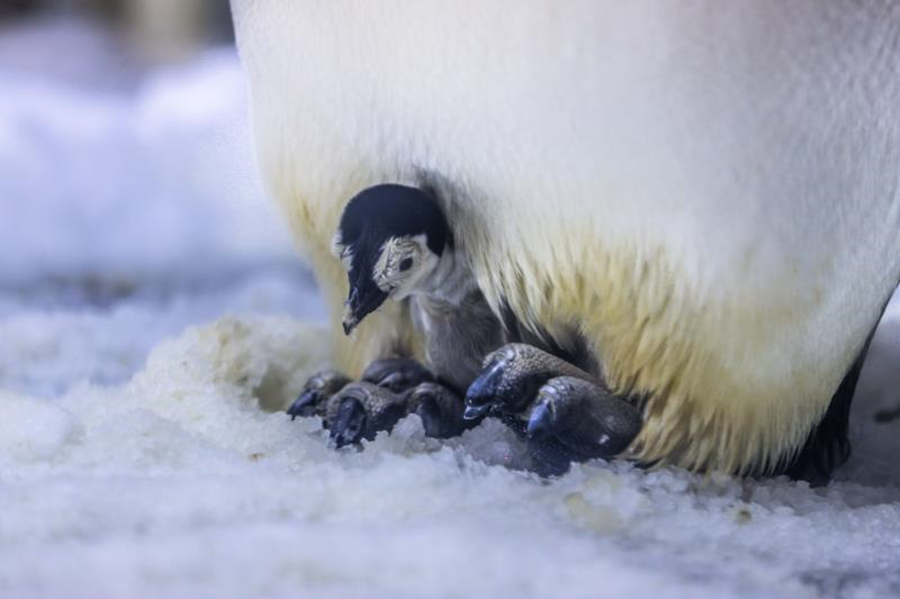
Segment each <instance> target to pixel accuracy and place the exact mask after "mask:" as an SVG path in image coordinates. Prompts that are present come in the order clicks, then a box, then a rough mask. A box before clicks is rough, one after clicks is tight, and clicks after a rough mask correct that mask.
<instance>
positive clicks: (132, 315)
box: [0, 25, 900, 598]
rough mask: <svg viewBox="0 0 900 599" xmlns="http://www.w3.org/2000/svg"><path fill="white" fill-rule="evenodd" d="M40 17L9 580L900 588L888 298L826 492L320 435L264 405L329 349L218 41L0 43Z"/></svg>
mask: <svg viewBox="0 0 900 599" xmlns="http://www.w3.org/2000/svg"><path fill="white" fill-rule="evenodd" d="M54 26H55V25H54ZM42 31H43V32H45V31H46V29H38V30H35V31H32V32H30V33H28V32H26V33H16V34H15V35H12V34H9V33H8V32H7V35H6V37H2V36H3V32H0V90H2V92H0V339H3V340H4V343H3V344H2V345H0V414H3V417H2V418H0V597H4V598H6V597H60V596H65V597H75V598H78V597H85V598H87V597H91V598H103V597H159V596H174V597H248V596H272V597H274V596H324V597H353V596H360V597H362V596H366V597H369V596H416V597H468V596H510V595H516V596H521V597H536V596H568V597H596V596H623V595H626V594H628V595H630V596H633V597H642V596H650V595H651V594H652V596H660V597H668V596H671V597H683V596H710V597H713V596H715V597H721V596H741V597H743V596H785V597H788V596H789V597H816V596H823V595H824V596H853V597H883V596H887V595H900V467H898V463H897V456H898V455H900V420H894V421H892V422H888V423H878V422H876V420H875V418H874V413H875V412H876V411H878V410H884V409H887V408H891V407H895V406H897V405H898V404H900V393H898V392H897V389H898V383H900V381H898V380H897V379H898V378H900V376H898V374H896V371H897V368H896V364H897V363H898V358H900V305H898V304H894V305H893V306H891V308H890V309H889V313H888V316H887V318H886V322H885V324H884V326H883V327H882V329H881V332H880V333H879V335H878V336H877V337H876V340H875V343H874V346H873V349H872V356H871V359H870V362H869V364H868V365H867V370H866V373H865V375H864V380H863V382H862V384H861V390H860V391H861V393H860V395H861V397H860V401H859V402H858V404H857V406H856V409H855V412H854V422H853V436H854V446H855V450H856V452H855V456H854V458H853V460H852V461H851V463H850V464H849V465H848V466H847V467H845V468H844V469H843V470H842V471H841V472H840V475H839V480H838V481H837V482H835V483H833V484H832V485H831V486H829V487H828V488H826V489H810V488H809V487H808V486H807V485H805V484H803V483H793V482H789V481H787V480H783V479H778V480H764V481H746V480H745V481H741V480H734V479H729V478H713V479H708V480H707V479H703V478H702V477H697V476H692V475H689V474H687V473H685V472H682V471H678V470H673V469H668V470H662V471H658V472H650V473H647V472H641V471H638V470H636V469H634V468H632V467H631V466H629V465H628V464H623V463H617V464H605V463H592V464H587V465H582V466H578V467H575V468H574V469H573V471H572V472H571V473H570V474H568V475H566V476H564V477H562V478H560V479H558V480H554V481H551V482H546V481H541V480H539V479H537V478H535V477H534V476H531V475H528V474H526V473H523V472H521V471H519V470H517V469H516V466H517V464H518V463H519V455H520V454H519V452H520V450H521V448H520V447H519V446H518V445H517V443H516V441H515V440H514V439H513V438H511V437H510V435H509V433H507V432H506V431H505V430H504V428H503V427H502V426H500V425H499V424H497V423H494V422H491V421H489V422H487V423H485V424H484V425H482V426H481V427H480V428H478V429H475V430H473V431H470V432H469V433H467V435H466V436H464V437H463V438H462V439H458V440H454V441H450V442H444V443H439V442H436V441H432V440H427V439H425V438H424V437H423V434H422V429H421V425H420V423H419V422H418V421H417V420H416V418H415V417H410V418H409V419H407V420H406V421H404V422H402V423H401V425H400V427H399V429H398V430H395V432H394V433H393V434H392V435H390V436H386V435H383V436H380V437H379V438H378V439H377V440H376V441H374V442H373V443H370V444H368V446H367V447H366V449H365V451H363V452H361V453H356V452H352V451H348V452H335V451H333V450H331V449H329V448H328V446H327V443H326V436H325V435H324V434H323V432H322V430H321V426H320V423H319V422H318V421H316V420H312V419H310V420H305V421H295V422H291V421H290V420H289V418H288V417H287V416H286V415H284V414H283V413H279V412H277V411H273V409H274V408H275V407H277V406H279V405H281V404H283V402H285V401H287V400H288V399H290V398H292V397H293V396H294V395H295V394H296V392H297V390H298V389H299V386H300V385H301V384H302V381H303V379H304V377H305V376H306V375H307V374H308V373H309V372H310V371H311V370H312V369H315V368H317V367H319V366H321V365H322V364H324V363H325V360H326V359H327V353H328V348H327V346H325V345H324V344H323V341H322V335H321V331H320V327H321V324H319V323H321V321H322V316H323V308H322V306H321V305H320V304H319V302H318V300H317V298H316V296H315V291H314V289H313V285H312V282H311V279H310V278H309V275H308V273H307V272H306V271H305V270H304V269H303V267H302V266H301V265H299V264H298V263H297V262H296V260H295V259H294V258H293V254H292V251H291V248H290V243H289V241H288V238H287V235H286V233H285V232H284V231H283V230H282V229H281V228H280V227H281V225H280V224H279V221H278V220H277V218H276V217H275V216H274V215H273V214H272V213H271V209H270V208H269V205H268V204H267V202H266V201H265V200H264V198H263V193H262V191H261V189H260V184H259V182H258V181H257V179H256V175H255V173H254V170H253V165H252V159H251V158H250V153H249V132H248V129H247V122H246V118H245V111H246V105H245V102H246V99H245V96H244V90H243V87H242V82H241V74H240V71H239V66H238V64H237V62H236V59H235V58H234V56H233V55H232V54H231V53H230V52H228V51H222V52H216V53H211V54H209V55H207V56H204V57H201V58H199V59H198V60H197V61H196V62H195V63H194V64H192V65H189V66H187V67H181V68H177V69H169V70H165V71H157V72H152V73H148V74H145V75H142V76H140V77H136V76H134V75H133V71H132V70H130V69H127V68H125V67H122V68H123V73H125V74H123V75H122V76H120V77H114V78H112V79H111V80H110V81H107V80H103V81H98V80H96V79H95V78H93V77H95V76H96V73H97V69H96V64H98V63H100V64H111V63H110V56H112V55H115V52H113V51H110V50H109V49H108V48H107V47H106V45H105V43H102V42H101V41H98V40H102V39H103V38H101V37H98V36H97V35H96V34H94V33H92V32H91V31H89V30H86V29H84V28H83V27H74V28H73V27H71V26H66V27H64V28H62V29H61V30H60V31H61V32H62V33H64V34H65V35H66V36H68V37H66V38H65V39H66V40H67V42H66V43H67V47H73V46H74V47H76V48H79V49H80V51H79V52H78V53H77V54H78V56H79V57H80V58H73V57H72V56H71V55H68V56H67V57H66V61H67V62H66V61H64V62H66V64H64V65H63V66H60V65H59V64H58V62H59V61H56V60H52V61H49V62H48V61H45V62H44V63H41V62H40V61H39V60H37V59H36V58H34V56H33V55H29V56H30V60H31V63H29V64H25V65H23V64H21V63H17V62H16V61H15V60H12V59H9V57H10V56H12V55H13V54H11V53H10V52H8V50H9V49H10V48H13V49H15V48H33V47H35V46H36V45H37V46H41V47H43V46H42V43H38V44H36V43H35V41H34V40H35V39H38V40H41V39H44V38H42V37H41V36H42V33H41V32H42ZM4 50H5V51H4ZM34 61H37V62H38V63H39V64H40V65H42V66H41V68H35V65H34V64H33V62H34ZM104 61H105V62H104ZM46 64H52V65H53V66H54V69H55V70H60V69H61V71H62V74H64V75H65V77H63V76H61V75H60V72H56V71H55V70H54V69H48V68H46ZM92 64H93V65H95V67H94V68H90V66H89V65H92ZM80 69H82V70H83V71H84V72H83V73H82V70H80ZM85 73H87V75H90V77H88V76H87V75H85ZM88 80H89V83H90V85H89V86H88V85H86V84H85V82H86V81H88Z"/></svg>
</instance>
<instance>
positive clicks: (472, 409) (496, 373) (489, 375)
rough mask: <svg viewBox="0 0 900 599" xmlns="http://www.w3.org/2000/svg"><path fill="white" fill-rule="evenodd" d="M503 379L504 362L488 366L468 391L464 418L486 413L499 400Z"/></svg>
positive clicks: (476, 416) (467, 418) (470, 418)
mask: <svg viewBox="0 0 900 599" xmlns="http://www.w3.org/2000/svg"><path fill="white" fill-rule="evenodd" d="M502 381H503V363H502V362H496V363H494V364H493V365H490V366H488V368H486V369H485V370H484V371H483V372H482V373H481V374H480V375H478V378H476V379H475V380H474V381H473V382H472V384H471V385H469V389H468V391H466V413H465V416H464V418H466V420H472V419H474V418H478V417H479V416H481V415H482V414H484V413H485V412H486V411H487V410H488V409H489V408H490V407H491V406H492V405H493V404H494V402H495V401H496V400H497V395H498V394H499V392H500V385H501V383H502Z"/></svg>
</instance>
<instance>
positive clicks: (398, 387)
mask: <svg viewBox="0 0 900 599" xmlns="http://www.w3.org/2000/svg"><path fill="white" fill-rule="evenodd" d="M361 380H362V381H365V382H367V383H372V384H373V385H378V386H380V387H385V388H387V389H390V390H391V391H393V392H394V393H403V392H405V391H409V390H410V389H412V388H414V387H415V386H417V385H419V384H420V383H424V382H430V381H434V375H433V374H432V373H431V371H430V370H428V369H427V368H426V367H425V366H423V365H422V364H420V363H419V362H417V361H415V360H411V359H408V358H384V359H381V360H375V361H374V362H372V363H371V364H369V366H368V368H366V370H365V372H363V375H362V378H361Z"/></svg>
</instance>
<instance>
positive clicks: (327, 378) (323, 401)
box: [287, 370, 350, 420]
mask: <svg viewBox="0 0 900 599" xmlns="http://www.w3.org/2000/svg"><path fill="white" fill-rule="evenodd" d="M349 382H350V377H348V376H346V375H345V374H343V373H341V372H338V371H336V370H324V371H322V372H319V373H316V374H314V375H313V376H311V377H310V378H309V380H307V381H306V384H305V385H304V386H303V389H302V390H301V391H300V395H299V396H298V397H297V399H296V400H295V401H294V403H292V404H291V405H290V407H289V408H288V409H287V413H288V414H290V416H291V420H293V419H294V418H296V417H297V416H302V417H309V416H324V415H325V406H326V405H327V403H328V400H329V399H330V398H331V397H332V396H333V395H334V394H335V393H337V392H338V391H340V390H341V389H342V388H343V387H344V385H346V384H347V383H349Z"/></svg>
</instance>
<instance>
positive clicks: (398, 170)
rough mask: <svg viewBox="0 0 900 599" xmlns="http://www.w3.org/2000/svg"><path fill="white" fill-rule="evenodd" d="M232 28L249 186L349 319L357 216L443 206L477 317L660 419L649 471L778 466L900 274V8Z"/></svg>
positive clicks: (601, 8) (388, 326) (557, 13)
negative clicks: (346, 298) (472, 279)
mask: <svg viewBox="0 0 900 599" xmlns="http://www.w3.org/2000/svg"><path fill="white" fill-rule="evenodd" d="M844 4H846V6H844ZM233 8H234V13H235V20H236V23H237V33H238V42H239V47H240V50H241V54H242V57H243V60H244V62H245V65H246V68H247V73H248V76H249V81H250V89H251V97H252V110H253V120H254V126H255V131H256V143H257V151H258V156H259V160H260V165H261V168H262V170H263V173H264V176H265V178H266V180H267V182H268V185H269V187H270V190H271V192H272V193H273V194H274V195H275V196H276V197H277V198H278V199H279V200H280V202H281V203H282V204H283V207H284V210H285V213H286V215H287V216H288V218H289V220H290V222H291V223H292V226H293V227H294V230H295V232H296V234H297V236H298V238H299V239H300V241H301V243H302V245H303V246H304V247H305V248H306V249H307V251H308V252H309V253H310V256H311V258H312V260H313V262H314V265H315V267H316V269H317V271H318V273H319V276H320V280H321V282H322V285H323V287H324V288H325V291H326V293H327V294H328V295H329V297H330V298H331V299H332V301H333V303H334V304H335V305H336V307H339V304H340V297H341V295H342V293H343V291H344V289H343V287H342V286H343V285H344V284H345V283H344V281H343V278H342V275H341V274H340V273H341V271H340V269H339V267H338V266H337V265H336V264H335V262H336V261H335V260H334V259H333V258H330V257H329V256H328V253H327V251H326V248H327V246H328V243H329V242H330V240H331V236H332V235H333V233H334V231H335V228H336V226H337V221H338V216H339V214H340V211H341V209H342V208H343V205H344V203H345V202H346V200H347V199H348V198H350V197H351V196H352V195H353V194H355V193H356V192H358V191H359V190H360V189H361V188H363V187H365V186H367V185H372V184H375V183H379V182H384V181H407V182H417V183H423V182H425V183H428V184H431V185H434V186H435V187H436V189H437V191H438V193H439V194H440V195H441V197H442V199H443V201H444V202H445V203H446V208H447V210H448V213H449V218H450V220H451V225H452V227H453V229H454V232H455V235H456V237H457V238H458V239H459V241H460V242H461V243H464V244H465V246H466V248H467V251H468V252H469V254H470V255H471V256H472V260H473V268H474V269H475V272H476V275H477V277H478V280H479V284H480V285H481V286H482V288H483V290H484V292H485V294H486V296H487V297H488V300H489V301H490V302H491V304H492V306H494V307H495V308H498V309H499V306H500V305H501V304H502V303H503V302H506V303H507V304H508V305H509V306H510V307H511V308H512V310H513V311H514V312H515V313H516V315H517V316H518V317H519V318H520V320H522V321H523V322H525V323H530V324H534V325H539V326H541V327H543V328H544V329H546V330H548V331H549V332H550V333H552V334H554V335H555V336H556V337H557V338H558V339H559V340H561V341H565V340H566V338H567V337H570V336H572V335H573V334H576V333H577V334H580V335H582V336H583V337H584V339H585V340H586V341H587V342H588V344H589V345H590V347H591V348H592V349H593V350H594V351H596V353H597V355H598V357H599V359H600V361H601V364H602V367H603V370H604V373H605V375H606V377H607V378H608V381H609V383H610V384H611V385H612V386H613V388H615V389H617V390H619V391H621V392H623V393H625V392H627V393H630V394H632V395H640V396H644V397H647V398H648V399H647V404H646V409H645V418H646V423H645V426H644V429H643V432H642V433H641V435H640V437H639V438H638V440H637V441H636V442H635V444H634V446H633V448H632V449H633V451H634V453H635V454H637V455H640V456H641V457H643V458H648V459H658V460H663V461H668V462H674V463H678V464H681V465H684V466H687V467H692V468H715V469H725V470H737V471H748V470H751V469H752V470H767V469H769V470H771V469H773V468H775V467H776V466H777V465H778V463H779V461H782V462H783V460H785V459H787V458H788V457H790V455H791V454H792V453H793V452H796V451H797V450H799V449H800V448H801V446H803V444H804V442H805V440H806V439H807V437H808V436H809V434H810V432H811V431H812V430H813V428H814V427H815V425H816V423H818V422H819V421H820V419H822V417H823V415H824V414H825V413H826V410H827V409H828V407H829V403H830V402H831V400H832V397H833V396H835V393H836V390H837V389H838V387H839V385H840V384H841V381H842V380H843V379H844V377H845V375H847V373H848V371H850V370H851V366H852V365H853V364H854V361H855V360H856V359H857V357H858V356H859V355H860V353H861V352H862V351H863V349H864V347H865V344H866V342H867V338H868V336H869V334H870V332H871V331H872V330H873V328H874V327H875V325H876V323H877V321H878V318H879V316H880V314H881V311H882V309H883V306H884V304H885V302H886V301H887V299H888V297H889V296H890V294H891V292H892V290H893V289H894V288H895V286H896V284H897V281H898V277H900V198H898V184H900V11H898V9H900V7H897V6H894V7H888V6H886V5H885V6H882V5H878V6H877V7H876V6H870V7H860V6H858V5H856V4H852V3H839V2H831V3H828V4H827V5H825V4H822V3H820V2H818V1H813V0H810V1H800V2H792V3H789V4H785V3H777V2H766V1H758V2H724V3H723V2H719V1H709V2H674V3H673V2H669V3H660V2H655V1H651V0H647V1H637V2H628V3H623V2H618V1H613V0H610V1H608V2H598V1H585V2H575V1H568V2H558V1H556V0H541V1H538V0H535V1H532V2H528V3H521V2H515V1H512V0H509V1H501V0H496V1H493V2H476V1H474V0H472V1H469V0H454V1H453V2H438V1H436V0H434V1H430V0H423V1H420V2H414V3H402V4H400V3H394V2H387V1H370V2H352V1H341V0H322V1H303V2H301V1H298V0H265V1H264V2H263V1H260V0H256V1H253V0H233ZM336 312H339V310H336ZM402 318H403V314H402V313H401V311H399V310H395V311H394V312H387V313H385V314H384V315H383V316H382V317H381V321H379V322H374V323H372V324H370V325H368V326H369V327H370V328H369V329H368V330H369V332H368V334H364V335H363V337H362V341H360V342H359V343H360V344H361V346H362V347H364V349H363V350H360V349H358V347H359V345H358V346H357V349H350V346H349V345H344V346H342V347H343V348H344V349H343V350H342V352H343V355H342V359H343V361H344V362H345V363H351V365H353V366H357V367H358V365H359V364H361V363H362V362H363V361H364V360H366V359H367V358H370V357H375V354H377V353H378V352H379V351H382V350H384V349H385V348H386V347H388V345H389V344H390V343H395V342H396V337H397V336H398V335H399V333H397V332H396V329H397V327H400V326H401V325H400V324H399V323H400V322H401V319H402ZM364 326H365V325H364ZM336 329H339V327H336ZM363 354H365V355H363ZM851 387H852V385H851ZM850 394H851V395H852V388H851V389H850Z"/></svg>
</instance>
